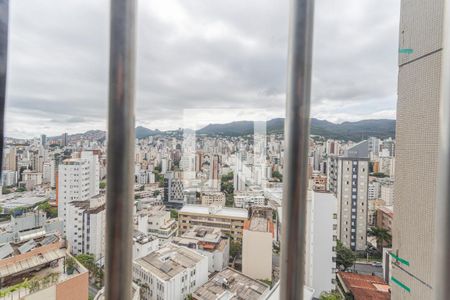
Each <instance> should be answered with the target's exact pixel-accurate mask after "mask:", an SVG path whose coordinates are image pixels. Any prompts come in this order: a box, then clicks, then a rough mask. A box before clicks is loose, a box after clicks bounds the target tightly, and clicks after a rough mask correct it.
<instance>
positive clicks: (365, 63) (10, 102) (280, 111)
mask: <svg viewBox="0 0 450 300" xmlns="http://www.w3.org/2000/svg"><path fill="white" fill-rule="evenodd" d="M91 2H92V1H89V2H88V1H84V2H81V3H80V1H76V2H75V1H74V2H72V1H65V2H64V3H58V2H57V1H53V0H47V1H44V2H42V3H40V4H39V5H36V4H35V3H33V2H32V1H20V2H17V1H16V2H13V3H11V24H10V50H11V51H10V56H9V65H8V68H9V71H10V72H9V77H8V88H7V90H8V95H7V107H6V135H7V136H17V137H25V136H38V135H39V134H40V133H41V132H45V133H46V134H47V135H49V136H50V135H57V134H60V133H61V132H84V131H86V130H88V129H91V128H95V129H105V125H106V103H107V92H106V91H107V75H108V70H107V64H108V60H107V51H108V35H109V33H108V30H107V28H108V22H107V18H108V11H109V10H108V9H107V8H108V5H107V2H106V1H100V2H97V1H96V2H95V3H91ZM332 2H333V1H321V2H318V3H317V7H316V11H317V12H320V13H317V14H316V26H315V37H316V40H315V47H314V48H315V58H314V67H313V103H312V104H313V106H312V116H313V117H317V118H320V119H327V120H329V121H334V122H341V121H354V120H360V119H369V118H394V117H395V102H396V81H397V79H396V70H397V64H396V60H397V53H398V43H397V40H398V22H399V17H398V16H399V8H400V5H399V1H396V3H395V5H394V4H393V3H392V2H391V1H389V2H388V1H382V2H385V4H386V5H387V4H389V7H391V9H390V10H386V9H384V7H385V6H386V5H384V4H383V3H380V1H377V2H375V1H353V0H352V1H350V0H348V1H345V2H344V3H340V4H339V5H338V4H336V3H332ZM250 7H251V8H252V10H251V11H250V10H249V8H250ZM246 11H249V14H251V15H250V16H251V18H249V14H246V13H245V12H246ZM168 12H170V14H169V13H168ZM287 12H288V7H287V1H283V2H277V3H273V2H270V1H263V2H261V1H258V2H257V3H256V2H252V3H248V2H246V3H245V4H242V3H238V2H233V3H231V4H230V3H228V4H226V5H225V4H221V3H206V2H204V3H195V4H194V3H191V2H186V1H183V2H182V3H181V1H168V2H167V1H155V2H154V3H153V2H152V3H145V2H140V3H139V23H138V49H137V78H136V79H137V81H136V86H137V99H136V104H137V107H136V113H137V119H136V120H137V122H136V124H137V125H142V126H145V127H148V128H159V129H162V130H166V129H176V128H179V127H181V126H180V125H181V124H182V118H181V115H182V110H183V109H191V108H196V109H202V108H206V109H211V108H216V109H221V108H234V109H252V108H255V109H261V108H264V109H267V111H268V115H267V118H273V117H277V116H278V117H279V116H283V115H284V106H285V104H284V99H285V93H284V90H285V77H286V76H285V74H286V70H285V66H286V57H287ZM254 19H257V20H259V22H258V24H255V23H253V22H252V20H254ZM79 20H83V22H79ZM58 24H63V25H64V26H57V25H58ZM342 41H346V42H345V43H342ZM180 49H182V51H180ZM349 83H351V84H349ZM214 117H215V118H217V117H218V116H217V115H215V116H214ZM221 117H222V116H221ZM223 117H224V118H225V117H228V119H230V116H229V115H228V116H226V115H223Z"/></svg>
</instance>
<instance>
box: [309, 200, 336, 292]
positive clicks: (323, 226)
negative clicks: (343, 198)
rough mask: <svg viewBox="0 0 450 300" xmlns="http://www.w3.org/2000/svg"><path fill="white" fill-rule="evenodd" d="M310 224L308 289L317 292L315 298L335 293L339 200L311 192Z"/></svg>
mask: <svg viewBox="0 0 450 300" xmlns="http://www.w3.org/2000/svg"><path fill="white" fill-rule="evenodd" d="M310 193H311V194H310V195H311V196H310V198H311V200H312V201H311V203H310V210H308V213H309V214H310V218H311V219H310V221H309V224H310V226H309V240H308V245H309V251H308V250H307V253H308V252H309V253H310V255H309V256H310V258H309V261H310V268H309V272H310V274H309V275H310V276H307V278H308V277H309V279H310V280H309V281H307V282H306V285H307V286H309V287H312V288H313V289H314V297H317V298H319V297H320V294H321V293H322V292H329V291H332V290H334V289H335V287H336V286H335V283H334V282H335V280H336V273H335V269H336V262H335V258H336V251H335V247H336V235H337V232H336V229H337V220H336V219H334V216H335V214H336V213H337V199H336V197H335V196H334V195H333V194H331V193H320V192H310Z"/></svg>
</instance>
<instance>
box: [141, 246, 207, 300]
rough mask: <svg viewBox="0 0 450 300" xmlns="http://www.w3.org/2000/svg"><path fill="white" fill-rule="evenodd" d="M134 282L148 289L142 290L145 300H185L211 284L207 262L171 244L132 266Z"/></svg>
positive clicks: (194, 253)
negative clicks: (199, 288)
mask: <svg viewBox="0 0 450 300" xmlns="http://www.w3.org/2000/svg"><path fill="white" fill-rule="evenodd" d="M133 281H134V282H136V283H137V284H139V285H141V286H142V285H144V286H146V287H147V288H145V289H143V290H141V299H143V300H153V299H155V300H183V299H185V297H187V295H189V294H192V293H193V292H194V291H195V290H196V289H197V288H198V287H199V286H201V285H202V284H204V283H206V282H207V281H208V259H207V258H206V257H205V256H203V255H201V254H199V253H197V252H195V251H194V250H191V249H188V248H186V247H179V246H176V245H174V244H168V245H167V246H166V247H164V248H161V249H159V250H158V251H155V252H153V253H151V254H149V255H147V256H144V257H142V258H139V259H137V260H136V261H134V262H133Z"/></svg>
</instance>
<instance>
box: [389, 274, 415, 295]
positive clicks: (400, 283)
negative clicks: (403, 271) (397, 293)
mask: <svg viewBox="0 0 450 300" xmlns="http://www.w3.org/2000/svg"><path fill="white" fill-rule="evenodd" d="M391 280H392V281H393V282H394V283H395V284H397V285H398V286H399V287H401V288H402V289H404V290H405V291H407V292H408V293H409V292H411V289H410V288H409V287H408V286H406V285H405V284H404V283H403V282H401V281H399V280H398V279H397V278H395V277H394V276H391Z"/></svg>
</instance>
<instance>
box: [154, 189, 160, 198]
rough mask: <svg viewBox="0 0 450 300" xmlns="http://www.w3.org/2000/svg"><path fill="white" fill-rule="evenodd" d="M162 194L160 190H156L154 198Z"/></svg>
mask: <svg viewBox="0 0 450 300" xmlns="http://www.w3.org/2000/svg"><path fill="white" fill-rule="evenodd" d="M159 194H161V192H160V191H159V190H156V191H154V192H153V197H158V195H159Z"/></svg>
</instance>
